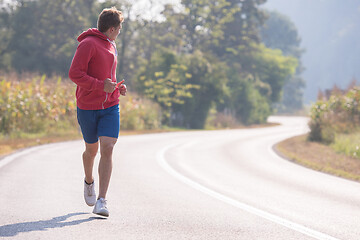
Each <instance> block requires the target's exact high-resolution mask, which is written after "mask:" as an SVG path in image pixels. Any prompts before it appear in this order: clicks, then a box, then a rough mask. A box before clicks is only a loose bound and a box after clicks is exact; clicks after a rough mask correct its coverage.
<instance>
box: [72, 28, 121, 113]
mask: <svg viewBox="0 0 360 240" xmlns="http://www.w3.org/2000/svg"><path fill="white" fill-rule="evenodd" d="M77 40H78V41H79V42H80V43H79V45H78V47H77V49H76V52H75V55H74V58H73V60H72V62H71V66H70V70H69V77H70V79H71V80H72V81H73V82H74V83H76V85H77V88H76V102H77V106H78V107H79V108H80V109H83V110H98V109H105V108H109V107H112V106H114V105H116V104H118V103H119V96H120V92H119V90H118V89H115V91H114V92H112V93H106V92H105V91H104V80H105V79H106V78H109V79H111V80H112V81H113V82H116V64H117V57H116V55H117V54H116V47H115V43H111V42H110V40H109V39H108V37H107V36H106V35H105V34H103V33H102V32H100V31H99V30H97V29H96V28H91V29H89V30H87V31H85V32H83V33H81V34H80V36H79V37H78V39H77Z"/></svg>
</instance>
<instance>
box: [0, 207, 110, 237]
mask: <svg viewBox="0 0 360 240" xmlns="http://www.w3.org/2000/svg"><path fill="white" fill-rule="evenodd" d="M82 214H87V213H82V212H79V213H69V214H67V215H64V216H60V217H54V218H52V219H50V220H45V221H43V220H40V221H36V222H23V223H14V224H9V225H4V226H0V237H11V236H15V235H17V234H18V233H21V232H32V231H46V230H47V229H50V228H62V227H66V226H74V225H78V224H81V223H85V222H90V221H93V220H96V219H103V218H100V217H89V218H87V219H79V220H74V221H69V222H64V221H65V220H66V219H68V218H70V217H73V216H77V215H82Z"/></svg>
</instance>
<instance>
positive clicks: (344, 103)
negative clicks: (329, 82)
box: [309, 87, 360, 144]
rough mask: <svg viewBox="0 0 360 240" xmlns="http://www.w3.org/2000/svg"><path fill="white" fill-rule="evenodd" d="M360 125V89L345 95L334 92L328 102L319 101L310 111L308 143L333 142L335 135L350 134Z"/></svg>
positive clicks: (355, 88)
mask: <svg viewBox="0 0 360 240" xmlns="http://www.w3.org/2000/svg"><path fill="white" fill-rule="evenodd" d="M359 125H360V88H359V87H354V88H352V89H350V90H349V91H348V92H346V93H345V94H341V93H339V92H338V91H337V92H334V93H333V94H332V95H331V96H330V97H329V99H328V100H319V101H317V102H316V103H315V104H313V106H312V107H311V110H310V123H309V127H310V130H311V132H310V134H309V140H310V141H318V142H323V143H326V144H330V143H332V142H334V140H335V135H336V134H337V133H352V132H356V131H358V129H359Z"/></svg>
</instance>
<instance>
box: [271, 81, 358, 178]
mask: <svg viewBox="0 0 360 240" xmlns="http://www.w3.org/2000/svg"><path fill="white" fill-rule="evenodd" d="M355 84H356V82H355V81H353V83H352V85H351V86H350V87H349V88H348V89H347V90H345V91H344V90H340V89H339V88H337V87H336V86H335V87H334V88H333V89H332V90H329V91H327V92H325V93H323V92H319V96H318V101H317V102H316V103H315V104H313V106H312V107H311V109H310V122H309V126H310V130H311V131H310V133H309V134H307V135H304V136H299V137H294V138H292V139H289V140H285V141H283V142H281V143H279V144H278V145H277V146H276V148H277V150H278V151H279V152H280V153H282V154H283V155H285V156H286V157H287V158H288V159H290V160H292V161H295V162H297V163H299V164H302V165H305V166H307V167H310V168H313V169H315V170H320V171H323V172H327V173H330V174H334V175H336V176H340V177H344V178H348V179H351V180H356V181H360V87H356V86H355Z"/></svg>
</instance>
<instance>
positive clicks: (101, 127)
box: [77, 104, 120, 143]
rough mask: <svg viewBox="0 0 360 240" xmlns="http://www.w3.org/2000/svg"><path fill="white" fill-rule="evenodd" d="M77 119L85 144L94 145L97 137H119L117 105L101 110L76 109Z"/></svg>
mask: <svg viewBox="0 0 360 240" xmlns="http://www.w3.org/2000/svg"><path fill="white" fill-rule="evenodd" d="M77 119H78V122H79V125H80V128H81V132H82V135H83V137H84V140H85V142H86V143H96V142H97V141H98V140H99V137H102V136H104V137H113V138H118V137H119V131H120V114H119V104H117V105H115V106H112V107H109V108H106V109H101V110H82V109H80V108H77Z"/></svg>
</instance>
